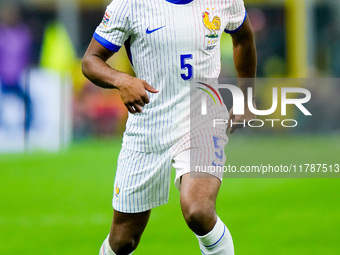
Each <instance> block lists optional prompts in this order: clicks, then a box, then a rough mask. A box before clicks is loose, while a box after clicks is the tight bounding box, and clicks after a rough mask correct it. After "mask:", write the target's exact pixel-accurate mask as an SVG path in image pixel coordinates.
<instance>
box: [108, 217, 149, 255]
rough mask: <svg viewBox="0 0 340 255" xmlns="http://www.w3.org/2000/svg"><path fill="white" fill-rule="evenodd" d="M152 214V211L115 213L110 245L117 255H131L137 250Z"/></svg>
mask: <svg viewBox="0 0 340 255" xmlns="http://www.w3.org/2000/svg"><path fill="white" fill-rule="evenodd" d="M150 212H151V211H150V210H149V211H145V212H141V213H121V212H118V211H116V210H115V211H114V213H113V221H112V226H111V231H110V236H109V244H110V246H111V249H112V250H113V251H114V252H115V253H116V254H117V255H127V254H130V253H131V252H133V251H134V250H135V249H136V248H137V245H138V243H139V241H140V238H141V236H142V234H143V231H144V229H145V227H146V224H147V223H148V220H149V217H150Z"/></svg>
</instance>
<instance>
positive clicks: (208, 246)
mask: <svg viewBox="0 0 340 255" xmlns="http://www.w3.org/2000/svg"><path fill="white" fill-rule="evenodd" d="M225 228H226V226H225V225H224V229H223V234H222V236H221V237H220V239H218V240H217V242H215V243H214V244H212V245H204V244H203V246H204V247H207V248H210V247H213V246H215V245H216V244H218V242H219V241H221V239H222V238H223V237H224V233H225Z"/></svg>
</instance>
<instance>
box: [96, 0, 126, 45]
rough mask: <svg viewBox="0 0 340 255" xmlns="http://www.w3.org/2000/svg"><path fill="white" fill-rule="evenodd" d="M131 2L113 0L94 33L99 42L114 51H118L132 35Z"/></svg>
mask: <svg viewBox="0 0 340 255" xmlns="http://www.w3.org/2000/svg"><path fill="white" fill-rule="evenodd" d="M129 2H130V1H128V0H113V1H112V2H111V4H110V5H109V6H108V7H107V8H106V11H105V14H104V17H103V20H102V22H101V23H100V25H99V26H98V27H97V28H96V31H95V32H94V35H93V37H94V39H95V40H96V41H97V42H98V43H100V44H101V45H102V46H104V47H105V48H107V49H108V50H111V51H113V52H117V51H118V50H119V49H120V47H121V46H122V45H123V44H124V42H125V41H126V40H127V39H128V37H129V35H130V31H131V29H130V28H131V27H130V6H129Z"/></svg>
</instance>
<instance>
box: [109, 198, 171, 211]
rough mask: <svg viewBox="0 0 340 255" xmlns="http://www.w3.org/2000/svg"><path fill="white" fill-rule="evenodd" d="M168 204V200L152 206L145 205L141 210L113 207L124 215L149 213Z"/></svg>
mask: <svg viewBox="0 0 340 255" xmlns="http://www.w3.org/2000/svg"><path fill="white" fill-rule="evenodd" d="M167 203H168V200H166V201H162V202H158V203H153V204H151V205H145V206H142V207H139V208H128V206H124V205H123V206H115V205H112V207H113V209H115V210H116V211H118V212H122V213H141V212H145V211H149V210H151V209H153V208H156V207H159V206H162V205H165V204H167ZM119 207H120V208H119ZM121 207H123V208H125V209H121Z"/></svg>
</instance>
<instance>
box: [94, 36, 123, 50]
mask: <svg viewBox="0 0 340 255" xmlns="http://www.w3.org/2000/svg"><path fill="white" fill-rule="evenodd" d="M93 38H94V39H96V41H97V42H99V43H100V44H101V45H102V46H104V47H105V48H106V49H108V50H110V51H113V52H118V51H119V49H120V47H121V46H118V45H115V44H113V43H111V42H109V41H108V40H106V39H104V38H103V37H101V36H100V35H98V34H97V33H94V34H93Z"/></svg>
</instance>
